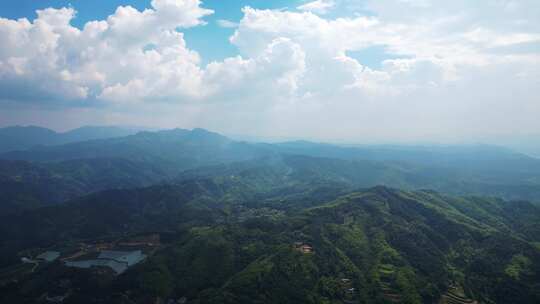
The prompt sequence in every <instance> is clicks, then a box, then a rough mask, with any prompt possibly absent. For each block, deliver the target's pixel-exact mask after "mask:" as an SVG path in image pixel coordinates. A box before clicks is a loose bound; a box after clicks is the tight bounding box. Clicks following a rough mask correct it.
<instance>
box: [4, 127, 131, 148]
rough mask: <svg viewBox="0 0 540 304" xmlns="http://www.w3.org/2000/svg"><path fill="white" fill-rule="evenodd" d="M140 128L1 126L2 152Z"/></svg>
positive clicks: (112, 134) (125, 133)
mask: <svg viewBox="0 0 540 304" xmlns="http://www.w3.org/2000/svg"><path fill="white" fill-rule="evenodd" d="M138 131H140V130H139V129H135V128H124V127H114V126H85V127H80V128H77V129H73V130H71V131H67V132H56V131H53V130H51V129H47V128H43V127H36V126H13V127H6V128H0V153H1V152H8V151H15V150H26V149H29V148H32V147H35V146H51V145H62V144H67V143H72V142H78V141H86V140H93V139H103V138H111V137H122V136H127V135H131V134H135V133H137V132H138Z"/></svg>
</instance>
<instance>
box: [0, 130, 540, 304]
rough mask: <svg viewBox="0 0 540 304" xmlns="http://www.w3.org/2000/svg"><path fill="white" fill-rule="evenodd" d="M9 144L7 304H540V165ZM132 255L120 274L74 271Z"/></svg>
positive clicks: (3, 271)
mask: <svg viewBox="0 0 540 304" xmlns="http://www.w3.org/2000/svg"><path fill="white" fill-rule="evenodd" d="M0 134H2V132H0ZM111 134H112V133H111ZM13 138H14V140H13V141H12V142H11V143H10V144H9V145H10V146H8V145H4V146H2V149H4V152H3V153H1V154H0V194H1V197H2V199H1V201H0V203H1V205H0V233H2V235H3V237H2V239H1V240H0V302H1V303H4V302H5V303H44V302H47V301H49V302H50V301H53V300H54V301H56V300H59V299H61V301H62V302H63V303H98V302H99V303H200V304H202V303H313V304H315V303H332V304H333V303H336V304H337V303H442V304H444V303H474V302H475V301H476V303H486V304H491V303H539V302H540V206H539V205H538V203H539V202H540V160H538V159H535V158H531V157H528V156H525V155H522V154H519V153H515V152H513V151H510V150H506V149H503V148H498V147H492V146H449V147H443V146H435V147H412V146H407V147H404V146H355V147H351V146H347V147H345V146H337V145H328V144H319V143H310V142H288V143H280V144H265V143H247V142H238V141H234V140H231V139H229V138H227V137H225V136H222V135H220V134H217V133H213V132H209V131H206V130H203V129H194V130H182V129H175V130H166V131H157V132H148V131H144V132H138V133H135V134H126V136H112V135H111V136H106V135H105V136H102V137H98V138H90V140H86V139H83V140H74V141H71V142H69V143H66V142H54V141H49V142H47V141H45V142H42V143H38V144H36V141H33V143H31V144H29V143H28V142H30V141H32V140H31V138H30V137H28V138H26V142H22V141H17V137H16V136H15V137H13ZM5 147H11V148H5ZM8 150H9V151H8ZM148 234H152V235H157V236H158V238H161V242H160V243H159V242H158V243H157V244H156V243H155V241H145V242H140V241H133V240H139V238H140V236H144V235H148ZM151 239H152V240H154V239H155V237H152V238H151ZM126 240H131V241H126ZM143 243H144V244H143ZM146 243H149V244H146ZM121 244H123V245H121ZM134 244H135V245H134ZM141 244H143V245H141ZM122 246H123V247H122ZM125 246H142V247H140V248H141V249H140V250H142V251H143V252H144V253H145V255H146V256H147V257H146V259H145V260H144V261H143V262H141V263H139V264H137V265H135V266H133V267H130V268H129V269H128V270H127V271H126V272H124V273H122V274H115V273H111V272H108V271H107V269H106V267H105V268H99V267H98V268H97V269H93V268H92V269H75V268H72V267H67V266H66V264H65V261H71V260H77V259H79V258H80V256H85V255H90V256H92V254H94V258H95V254H96V252H99V251H100V250H102V248H109V249H110V248H117V247H118V248H123V249H118V250H126V249H125ZM130 248H131V247H130ZM137 248H138V247H137ZM46 250H48V251H54V252H58V253H59V255H60V257H61V258H60V259H59V260H57V261H54V262H50V263H43V262H35V261H34V260H36V258H34V257H35V256H37V254H38V253H40V252H43V251H46ZM23 257H24V258H26V260H25V261H26V264H21V262H20V261H21V258H23ZM28 261H31V262H30V264H28V263H29V262H28ZM32 263H35V264H32Z"/></svg>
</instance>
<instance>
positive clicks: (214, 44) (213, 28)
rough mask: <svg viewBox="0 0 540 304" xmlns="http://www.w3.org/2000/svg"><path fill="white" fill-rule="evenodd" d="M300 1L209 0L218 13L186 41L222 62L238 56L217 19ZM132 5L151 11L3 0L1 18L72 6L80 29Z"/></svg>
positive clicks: (89, 2) (100, 0)
mask: <svg viewBox="0 0 540 304" xmlns="http://www.w3.org/2000/svg"><path fill="white" fill-rule="evenodd" d="M301 3H302V1H298V0H271V1H268V0H205V1H203V4H204V7H206V8H209V9H212V10H214V14H213V15H211V16H208V17H207V18H205V20H206V21H207V22H208V24H207V25H205V26H199V27H194V28H190V29H186V30H183V32H184V34H185V39H186V42H187V43H188V46H189V47H190V48H191V49H194V50H196V51H197V52H199V54H200V55H201V59H202V60H203V63H208V62H210V61H213V60H221V59H223V58H226V57H230V56H235V55H237V54H238V51H237V50H236V48H235V47H234V46H233V45H231V44H230V43H229V37H230V36H231V35H232V34H233V33H234V28H222V27H220V26H218V24H217V23H216V22H217V20H220V19H225V20H229V21H234V22H238V21H240V19H241V18H242V11H241V10H242V8H243V7H245V6H251V7H253V8H259V9H280V8H285V7H293V8H294V7H296V6H298V5H299V4H301ZM125 5H130V6H133V7H135V8H137V9H138V10H144V9H145V8H150V0H40V1H36V0H3V1H0V17H4V18H9V19H18V18H28V19H30V20H32V19H34V18H35V17H36V13H35V11H36V10H37V9H43V8H47V7H54V8H60V7H68V6H71V7H73V8H75V9H76V10H77V17H76V18H75V19H74V20H73V22H72V24H73V25H74V26H76V27H78V28H81V27H82V26H84V24H85V23H86V22H88V21H92V20H103V19H105V18H106V17H107V16H109V15H111V14H113V13H114V11H115V10H116V8H117V7H118V6H125Z"/></svg>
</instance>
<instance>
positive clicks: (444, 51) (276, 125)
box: [0, 0, 540, 142]
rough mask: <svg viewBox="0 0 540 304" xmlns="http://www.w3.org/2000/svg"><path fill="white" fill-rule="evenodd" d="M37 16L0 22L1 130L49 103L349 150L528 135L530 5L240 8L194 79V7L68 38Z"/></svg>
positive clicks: (122, 118) (533, 98)
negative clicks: (227, 52) (380, 53)
mask: <svg viewBox="0 0 540 304" xmlns="http://www.w3.org/2000/svg"><path fill="white" fill-rule="evenodd" d="M359 3H360V4H359ZM345 8H346V9H347V11H350V10H351V9H358V10H359V12H365V11H369V12H371V13H370V14H361V13H358V14H356V15H349V16H345V17H339V14H337V12H339V11H340V10H341V11H344V10H345ZM404 12H405V13H404ZM37 13H38V17H37V18H36V19H35V20H33V21H29V20H27V19H19V20H10V19H0V41H1V42H2V43H1V44H0V100H2V101H3V102H4V103H6V104H10V106H11V107H12V108H11V109H10V110H9V111H8V110H4V111H0V117H2V115H4V116H8V115H13V113H21V117H22V116H24V117H25V119H27V118H28V115H29V114H24V115H23V114H22V113H23V112H24V111H26V110H28V111H30V110H31V111H34V112H35V113H39V108H41V107H43V108H47V107H51V106H54V105H61V107H63V108H64V109H65V108H69V109H70V110H71V112H73V113H77V111H75V110H73V109H77V108H78V107H79V108H80V107H84V109H81V111H79V112H80V113H81V114H80V115H86V117H87V118H88V117H95V119H96V121H97V122H113V123H118V122H125V123H130V124H138V125H140V124H153V125H158V126H161V127H172V126H184V127H191V126H202V127H207V128H212V129H215V130H218V131H224V132H230V133H237V134H249V135H263V136H264V135H266V136H269V135H273V136H291V137H308V138H317V139H325V140H328V139H333V140H347V141H356V142H366V141H377V140H379V141H401V140H416V141H418V140H435V141H437V140H440V141H450V140H460V139H474V138H481V137H483V136H493V135H496V134H503V133H504V134H514V133H520V134H527V133H531V132H532V131H534V130H540V120H539V119H538V117H539V116H540V99H539V97H540V49H539V47H540V21H539V19H538V18H537V17H538V16H540V3H538V1H532V0H531V1H528V0H523V1H498V0H488V1H482V2H481V3H474V4H472V3H471V2H470V1H452V2H448V1H430V0H422V1H420V0H393V1H390V0H382V1H381V0H377V1H375V0H373V1H364V2H359V1H347V0H336V1H326V0H318V1H313V2H307V3H305V4H303V5H302V6H300V7H298V8H297V9H284V10H261V9H255V8H251V7H245V8H244V9H243V18H242V20H241V21H240V22H239V24H237V25H236V24H234V26H235V27H236V29H235V33H234V34H233V35H232V36H231V37H230V43H232V44H233V45H235V46H236V47H237V48H238V52H239V55H238V56H236V57H231V58H226V59H224V60H223V61H219V62H211V63H209V64H208V65H206V66H203V65H202V64H201V58H200V56H199V54H198V53H197V52H196V51H194V50H192V49H190V48H189V46H188V45H187V44H186V41H185V40H184V35H183V33H182V31H183V30H184V29H187V28H191V27H196V26H205V24H206V22H205V21H204V20H205V17H207V16H209V15H211V14H212V13H213V11H212V10H211V9H209V8H205V7H204V5H203V3H202V2H201V1H199V0H153V1H152V2H151V8H149V9H146V10H144V11H139V10H137V9H135V8H132V7H130V6H122V7H118V8H117V10H116V12H114V14H112V15H110V16H109V17H108V18H107V19H106V20H98V21H92V22H88V23H87V24H86V25H85V26H84V28H82V29H78V28H76V27H73V26H72V25H71V24H70V21H71V20H72V19H73V18H74V17H75V15H76V11H75V10H74V9H72V8H61V9H53V8H48V9H44V10H40V11H38V12H37ZM327 16H328V17H327ZM330 16H331V17H330ZM227 24H228V25H231V24H232V23H231V24H229V23H227ZM227 24H223V25H222V26H227ZM372 47H379V48H382V49H384V52H386V53H387V54H388V55H392V56H387V57H388V59H386V60H384V61H383V62H382V63H381V65H380V66H381V68H380V69H372V68H369V67H368V64H367V61H368V58H362V56H352V55H351V54H353V53H354V52H358V51H360V52H361V51H362V50H366V49H369V48H372ZM360 54H361V53H360ZM44 111H45V110H44ZM50 112H51V111H50V109H48V110H47V112H46V113H49V114H50ZM89 112H92V113H93V114H89ZM44 113H45V112H44ZM49 114H48V115H49ZM72 115H76V114H72ZM53 116H54V115H51V117H53ZM156 116H159V117H160V118H159V119H156V118H155V117H156ZM51 119H52V118H51Z"/></svg>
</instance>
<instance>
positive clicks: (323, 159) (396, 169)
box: [0, 129, 540, 201]
mask: <svg viewBox="0 0 540 304" xmlns="http://www.w3.org/2000/svg"><path fill="white" fill-rule="evenodd" d="M0 159H4V160H23V161H27V162H30V163H31V164H32V165H36V166H38V167H41V168H46V169H47V170H52V173H51V174H52V175H54V176H61V177H62V178H67V179H75V180H77V182H80V183H81V184H82V185H81V186H79V187H78V188H79V189H83V190H84V191H79V192H77V193H78V194H86V193H89V192H93V191H96V190H101V189H103V188H102V187H95V186H94V184H95V182H96V180H95V179H93V177H92V176H102V177H106V178H105V181H106V182H105V184H108V183H109V182H108V180H109V178H110V179H112V182H111V183H110V184H111V185H113V186H114V187H125V186H128V187H129V186H134V187H136V186H145V185H148V184H149V183H157V182H161V181H162V180H170V179H174V178H175V177H176V176H180V177H182V176H184V177H185V176H190V175H192V176H201V175H207V176H217V175H220V174H222V173H223V172H226V171H231V172H232V171H235V172H238V171H239V170H244V169H248V168H252V169H253V168H254V167H257V168H260V167H262V166H264V167H265V168H266V169H265V170H266V171H276V170H278V171H279V170H282V169H283V168H285V172H288V173H290V175H291V176H292V177H295V178H305V177H307V176H309V177H310V178H312V179H314V178H319V179H320V180H325V181H332V182H339V183H343V184H349V185H351V186H355V187H371V186H375V185H386V186H391V187H397V188H405V189H433V190H436V191H440V192H446V193H451V194H455V195H469V194H475V195H488V196H494V197H501V198H505V199H525V200H531V201H538V200H539V199H538V198H539V197H540V178H539V176H540V160H538V159H535V158H531V157H528V156H525V155H523V154H519V153H515V152H512V151H509V150H506V149H502V148H497V147H491V146H448V147H442V146H434V147H411V146H408V147H405V146H401V147H400V146H362V147H343V146H336V145H328V144H318V143H309V142H291V143H282V144H256V143H246V142H238V141H234V140H231V139H229V138H227V137H225V136H222V135H220V134H217V133H214V132H210V131H206V130H203V129H194V130H183V129H174V130H165V131H158V132H139V133H137V134H134V135H129V136H125V137H115V138H108V139H99V140H90V141H82V142H75V143H70V144H65V145H56V146H40V147H34V148H31V149H27V150H22V151H16V152H7V153H3V154H0ZM104 160H105V163H106V168H108V169H107V171H104V170H99V168H103V167H104V165H102V164H103V162H104ZM89 164H92V165H91V166H89ZM90 167H96V168H97V169H93V168H92V169H90ZM137 167H140V170H139V171H140V172H142V173H141V174H140V175H141V178H140V179H139V178H138V177H137V176H135V175H136V174H134V170H136V168H137ZM68 168H69V169H68ZM22 170H24V169H22ZM39 170H42V169H39ZM59 171H60V174H57V173H58V172H59ZM92 171H94V172H95V173H96V174H94V175H93V173H92ZM11 172H13V174H11V175H10V176H9V178H8V179H9V180H10V181H13V180H14V179H17V178H14V177H17V176H18V175H20V174H19V173H18V172H16V171H11ZM159 175H160V176H161V178H158V176H159ZM116 177H126V178H127V179H129V180H130V182H127V183H125V182H122V181H120V180H118V179H115V178H116ZM137 179H139V180H137ZM20 182H21V183H22V184H17V186H18V187H28V186H27V185H26V184H25V180H24V179H23V180H20ZM59 189H60V191H62V192H70V191H68V190H66V191H63V190H62V187H60V188H59ZM62 197H65V196H62ZM71 197H73V196H67V198H71Z"/></svg>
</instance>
